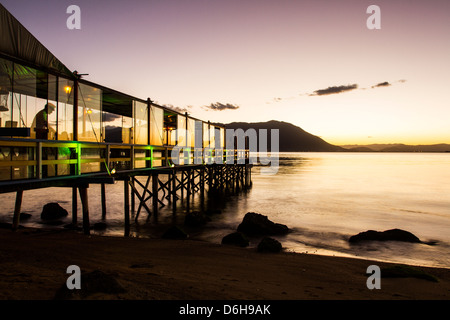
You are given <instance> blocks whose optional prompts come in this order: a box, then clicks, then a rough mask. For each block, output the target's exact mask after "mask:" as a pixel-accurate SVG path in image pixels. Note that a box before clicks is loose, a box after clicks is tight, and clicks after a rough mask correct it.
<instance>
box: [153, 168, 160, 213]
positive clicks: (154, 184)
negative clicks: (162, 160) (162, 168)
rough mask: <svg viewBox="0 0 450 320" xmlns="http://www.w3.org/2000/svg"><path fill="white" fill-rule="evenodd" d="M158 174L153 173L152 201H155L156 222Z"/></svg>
mask: <svg viewBox="0 0 450 320" xmlns="http://www.w3.org/2000/svg"><path fill="white" fill-rule="evenodd" d="M158 180H159V177H158V174H157V173H156V174H153V175H152V196H153V199H152V203H153V219H154V220H155V222H156V221H157V219H158Z"/></svg>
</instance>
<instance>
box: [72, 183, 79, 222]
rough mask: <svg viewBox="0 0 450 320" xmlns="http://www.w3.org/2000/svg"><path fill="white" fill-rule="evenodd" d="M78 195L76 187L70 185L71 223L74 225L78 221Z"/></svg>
mask: <svg viewBox="0 0 450 320" xmlns="http://www.w3.org/2000/svg"><path fill="white" fill-rule="evenodd" d="M77 220H78V196H77V187H72V224H73V225H74V226H76V225H77V223H78V221H77Z"/></svg>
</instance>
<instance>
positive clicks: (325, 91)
mask: <svg viewBox="0 0 450 320" xmlns="http://www.w3.org/2000/svg"><path fill="white" fill-rule="evenodd" d="M357 88H358V85H357V84H352V85H347V86H336V87H328V88H326V89H319V90H316V91H314V93H313V94H311V95H312V96H324V95H328V94H337V93H342V92H347V91H351V90H355V89H357Z"/></svg>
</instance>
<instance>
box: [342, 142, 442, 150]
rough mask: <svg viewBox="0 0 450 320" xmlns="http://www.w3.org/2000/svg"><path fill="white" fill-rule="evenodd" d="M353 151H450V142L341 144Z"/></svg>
mask: <svg viewBox="0 0 450 320" xmlns="http://www.w3.org/2000/svg"><path fill="white" fill-rule="evenodd" d="M341 147H343V148H345V149H347V150H348V151H352V152H450V144H446V143H440V144H431V145H406V144H401V143H396V144H369V145H345V146H341Z"/></svg>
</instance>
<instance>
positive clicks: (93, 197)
mask: <svg viewBox="0 0 450 320" xmlns="http://www.w3.org/2000/svg"><path fill="white" fill-rule="evenodd" d="M449 168H450V154H430V153H288V154H280V167H279V169H278V173H277V174H276V175H261V174H259V170H260V168H259V167H258V166H256V167H254V168H253V170H252V180H253V187H252V189H251V190H249V191H248V192H246V193H241V194H239V195H230V196H226V197H223V198H222V199H218V198H215V199H210V200H209V202H208V204H207V206H209V207H211V208H215V209H220V210H221V214H213V215H211V219H212V221H211V222H209V223H208V224H207V225H206V226H205V227H203V228H202V229H201V230H189V232H192V236H193V237H196V238H200V239H203V240H207V241H212V242H215V243H220V241H221V239H222V237H223V236H224V235H226V234H228V233H230V232H233V231H235V230H236V228H237V226H238V224H239V223H240V222H241V221H242V218H243V217H244V215H245V213H246V212H249V211H252V212H258V213H261V214H264V215H267V216H268V217H269V219H271V220H272V221H275V222H278V223H283V224H286V225H288V226H289V227H290V228H291V229H292V230H293V231H292V232H291V233H290V234H288V235H287V236H284V237H277V238H278V239H279V240H280V241H281V242H282V243H283V246H284V247H285V248H286V249H287V250H290V251H296V252H308V253H318V254H327V255H342V256H353V257H355V256H356V257H362V258H370V259H381V260H388V261H394V262H399V263H413V264H420V265H430V266H444V267H450V260H449V257H450V232H449V230H450V212H449V211H450V194H449V190H450V170H449ZM106 188H107V189H106V190H107V223H108V226H109V227H108V229H107V231H106V233H105V234H109V235H111V234H112V235H118V236H122V235H123V212H124V210H123V184H122V182H118V183H116V184H115V185H107V186H106ZM71 195H72V193H71V189H64V188H60V189H55V188H52V189H47V190H34V191H26V192H25V193H24V201H23V206H22V211H23V212H28V213H31V214H32V215H33V216H32V218H31V219H30V220H29V221H28V222H24V223H23V224H24V225H31V226H42V225H41V224H40V223H41V221H40V218H39V215H40V211H41V208H42V206H43V205H44V204H45V203H47V202H53V201H54V202H59V203H60V204H61V205H62V206H63V207H65V208H66V209H67V210H68V211H69V212H70V211H71ZM14 196H15V195H14V194H3V195H0V201H2V203H4V206H3V210H2V212H1V213H2V215H1V218H2V221H3V220H9V219H11V217H12V211H13V210H14ZM89 205H90V212H91V223H95V222H97V221H100V220H101V201H100V187H99V186H97V185H91V186H90V188H89ZM192 206H193V210H198V209H200V204H199V197H198V196H195V197H194V201H193V203H192ZM78 210H79V213H78V217H79V220H80V221H81V203H80V204H79V205H78ZM179 211H180V212H179V213H178V214H177V216H176V220H175V222H176V223H178V224H182V223H183V218H184V214H183V212H182V211H183V205H182V204H181V203H180V206H179ZM146 217H147V214H146V212H145V211H142V212H141V216H140V219H139V224H134V223H133V225H132V228H131V233H132V235H134V236H141V237H158V236H160V235H161V232H162V230H163V229H164V227H166V226H168V225H170V224H171V223H172V222H174V220H173V219H174V218H173V215H172V209H171V207H170V206H166V207H165V208H163V209H161V211H160V215H159V220H158V224H157V225H156V224H155V223H154V220H153V219H150V223H146ZM69 222H70V215H69V217H67V218H66V219H65V221H64V223H69ZM393 228H400V229H404V230H407V231H410V232H412V233H414V234H415V235H417V236H418V237H419V238H420V239H422V240H424V241H430V240H436V241H438V244H437V245H435V246H429V245H425V244H410V243H398V242H386V243H368V244H362V245H357V246H355V245H353V246H350V245H349V243H348V241H347V239H348V237H349V236H351V235H353V234H357V233H359V232H361V231H366V230H369V229H372V230H378V231H384V230H387V229H393ZM258 240H259V239H251V246H256V244H257V242H258Z"/></svg>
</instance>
